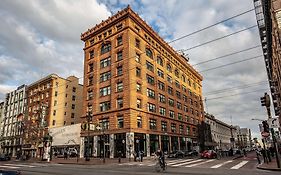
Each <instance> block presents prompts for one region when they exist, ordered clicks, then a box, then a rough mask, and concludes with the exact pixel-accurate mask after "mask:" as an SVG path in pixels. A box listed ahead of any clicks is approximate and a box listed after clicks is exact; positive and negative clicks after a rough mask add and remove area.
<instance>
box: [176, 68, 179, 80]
mask: <svg viewBox="0 0 281 175" xmlns="http://www.w3.org/2000/svg"><path fill="white" fill-rule="evenodd" d="M175 76H176V77H178V78H179V71H178V70H177V69H176V70H175Z"/></svg>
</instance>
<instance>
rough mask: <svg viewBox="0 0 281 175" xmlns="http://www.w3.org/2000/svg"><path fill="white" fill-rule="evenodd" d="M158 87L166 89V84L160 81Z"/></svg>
mask: <svg viewBox="0 0 281 175" xmlns="http://www.w3.org/2000/svg"><path fill="white" fill-rule="evenodd" d="M158 89H160V90H163V91H165V84H164V83H163V82H161V81H158Z"/></svg>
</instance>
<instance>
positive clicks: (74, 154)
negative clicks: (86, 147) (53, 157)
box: [68, 148, 78, 157]
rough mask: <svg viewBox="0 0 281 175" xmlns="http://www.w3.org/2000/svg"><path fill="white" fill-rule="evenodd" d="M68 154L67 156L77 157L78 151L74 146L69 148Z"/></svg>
mask: <svg viewBox="0 0 281 175" xmlns="http://www.w3.org/2000/svg"><path fill="white" fill-rule="evenodd" d="M68 155H69V157H77V155H78V151H77V150H76V148H69V150H68Z"/></svg>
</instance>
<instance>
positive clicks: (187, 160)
mask: <svg viewBox="0 0 281 175" xmlns="http://www.w3.org/2000/svg"><path fill="white" fill-rule="evenodd" d="M192 160H193V159H186V160H181V161H177V162H168V163H167V165H173V164H177V163H182V162H189V161H192Z"/></svg>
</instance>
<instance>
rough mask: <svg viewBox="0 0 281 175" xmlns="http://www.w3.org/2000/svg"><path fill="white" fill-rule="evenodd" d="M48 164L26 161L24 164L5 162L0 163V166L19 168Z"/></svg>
mask: <svg viewBox="0 0 281 175" xmlns="http://www.w3.org/2000/svg"><path fill="white" fill-rule="evenodd" d="M52 165H53V164H52ZM46 166H49V165H47V164H43V163H42V164H41V163H29V164H28V163H26V164H19V163H18V164H17V163H15V164H13V163H6V164H1V165H0V168H5V169H20V168H35V167H46Z"/></svg>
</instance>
